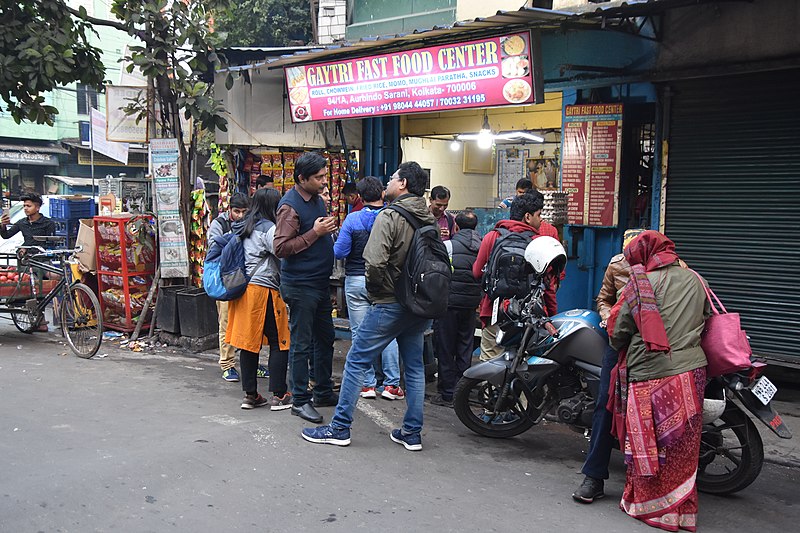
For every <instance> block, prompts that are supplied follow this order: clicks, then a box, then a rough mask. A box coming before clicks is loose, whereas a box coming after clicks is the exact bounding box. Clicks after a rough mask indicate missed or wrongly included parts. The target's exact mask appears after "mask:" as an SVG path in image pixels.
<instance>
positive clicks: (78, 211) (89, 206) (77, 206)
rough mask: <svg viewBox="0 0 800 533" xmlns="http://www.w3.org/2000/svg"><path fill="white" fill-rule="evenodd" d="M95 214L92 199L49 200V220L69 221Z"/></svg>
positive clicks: (95, 208)
mask: <svg viewBox="0 0 800 533" xmlns="http://www.w3.org/2000/svg"><path fill="white" fill-rule="evenodd" d="M96 214H97V206H96V205H95V203H94V198H50V218H53V219H61V220H69V219H78V218H92V217H93V216H95V215H96Z"/></svg>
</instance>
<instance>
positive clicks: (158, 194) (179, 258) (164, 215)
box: [150, 139, 189, 278]
mask: <svg viewBox="0 0 800 533" xmlns="http://www.w3.org/2000/svg"><path fill="white" fill-rule="evenodd" d="M179 168H180V166H179V155H178V140H177V139H151V140H150V175H151V176H153V193H154V196H155V202H154V205H155V208H156V209H155V211H156V214H157V215H158V251H159V258H160V260H161V277H162V278H186V277H189V252H188V249H187V246H186V232H185V231H184V226H183V220H182V219H181V212H180V199H181V184H180V178H179V172H180V171H179Z"/></svg>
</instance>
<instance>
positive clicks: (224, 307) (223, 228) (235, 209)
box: [208, 192, 269, 382]
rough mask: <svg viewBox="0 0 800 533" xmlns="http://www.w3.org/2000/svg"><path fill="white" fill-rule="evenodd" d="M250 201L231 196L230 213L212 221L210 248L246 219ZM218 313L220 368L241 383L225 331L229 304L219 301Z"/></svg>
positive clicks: (264, 374)
mask: <svg viewBox="0 0 800 533" xmlns="http://www.w3.org/2000/svg"><path fill="white" fill-rule="evenodd" d="M249 207H250V201H249V199H248V198H247V195H245V194H242V193H240V192H237V193H236V194H234V195H233V196H231V199H230V202H229V205H228V211H226V212H224V213H221V214H220V215H219V216H218V217H217V218H215V219H214V220H212V221H211V225H210V226H209V227H208V244H209V246H210V245H211V243H212V242H213V241H214V239H215V238H216V237H222V236H223V235H225V234H226V233H230V232H231V230H232V229H233V223H234V222H238V221H240V220H242V219H243V218H244V215H245V214H246V213H247V209H248V208H249ZM217 313H218V314H219V367H220V368H221V369H222V379H224V380H225V381H234V382H235V381H239V372H237V371H236V358H235V353H236V348H234V347H233V346H231V345H230V344H228V343H227V342H225V330H226V329H227V328H228V302H224V301H220V300H217ZM258 370H259V374H260V375H259V377H267V376H268V375H269V373H268V372H267V368H266V367H265V366H263V365H259V369H258Z"/></svg>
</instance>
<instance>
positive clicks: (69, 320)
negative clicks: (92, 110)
mask: <svg viewBox="0 0 800 533" xmlns="http://www.w3.org/2000/svg"><path fill="white" fill-rule="evenodd" d="M61 331H62V332H63V334H64V338H65V339H67V344H69V347H70V348H72V351H73V352H75V354H76V355H77V356H78V357H83V358H84V359H89V358H91V357H92V356H94V354H96V353H97V350H98V349H100V343H101V342H102V340H103V320H102V315H101V314H100V302H98V301H97V297H96V296H95V295H94V293H93V292H92V290H91V289H90V288H89V287H87V286H86V285H84V284H82V283H74V284H73V285H72V286H70V288H69V289H67V290H66V291H64V295H63V297H62V298H61Z"/></svg>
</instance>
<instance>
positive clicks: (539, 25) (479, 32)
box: [230, 0, 747, 70]
mask: <svg viewBox="0 0 800 533" xmlns="http://www.w3.org/2000/svg"><path fill="white" fill-rule="evenodd" d="M742 1H747V0H627V1H619V0H617V1H612V2H607V3H604V4H601V5H598V7H596V8H595V9H591V10H584V11H576V12H572V11H554V10H551V9H543V8H535V7H522V8H520V9H519V10H517V11H498V12H497V14H496V15H493V16H491V17H484V18H476V19H474V20H468V21H462V22H456V23H454V24H452V25H450V26H434V27H432V28H426V29H417V30H414V31H413V32H411V33H402V34H396V35H384V36H376V37H365V38H363V39H360V40H358V41H349V42H344V43H341V44H334V45H330V46H327V47H318V48H314V49H311V50H301V51H297V52H295V53H293V54H288V55H283V56H281V57H279V58H276V59H267V60H265V61H262V62H258V63H255V64H252V65H246V66H242V67H234V68H232V69H230V70H247V69H252V68H259V67H263V66H266V67H267V68H269V69H273V68H280V67H285V66H289V65H298V64H308V63H314V62H319V61H323V60H324V61H331V60H336V59H339V58H342V57H348V58H349V57H354V56H366V55H374V54H380V53H384V52H389V51H398V50H402V49H405V48H413V47H416V46H419V44H420V40H421V39H422V38H424V40H425V41H424V42H425V45H426V46H435V45H437V44H443V43H447V42H452V41H454V40H467V39H473V38H480V37H484V36H487V35H491V34H497V32H498V31H503V32H505V33H512V32H514V31H520V30H525V29H539V30H544V31H547V30H550V31H564V30H568V29H587V30H591V29H595V30H609V31H622V32H627V33H633V34H638V32H639V31H640V30H641V26H640V25H639V24H636V22H635V21H633V20H632V19H636V18H640V17H650V16H654V15H660V14H662V13H664V12H665V11H668V10H670V9H676V8H680V7H687V6H695V5H698V4H704V3H709V4H710V3H722V2H742ZM648 38H649V37H648Z"/></svg>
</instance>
